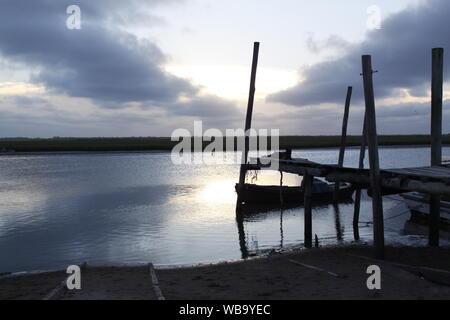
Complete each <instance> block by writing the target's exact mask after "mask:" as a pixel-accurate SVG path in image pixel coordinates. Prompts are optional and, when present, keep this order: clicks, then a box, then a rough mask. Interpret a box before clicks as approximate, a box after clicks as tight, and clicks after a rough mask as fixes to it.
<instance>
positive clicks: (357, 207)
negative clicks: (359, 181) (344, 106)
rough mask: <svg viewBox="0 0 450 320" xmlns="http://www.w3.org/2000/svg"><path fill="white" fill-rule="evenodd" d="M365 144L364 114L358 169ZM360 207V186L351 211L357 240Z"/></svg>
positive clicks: (362, 167) (364, 151)
mask: <svg viewBox="0 0 450 320" xmlns="http://www.w3.org/2000/svg"><path fill="white" fill-rule="evenodd" d="M366 145H367V122H366V116H365V115H364V125H363V132H362V137H361V149H360V150H359V165H358V168H359V169H364V158H365V156H366ZM360 209H361V188H357V189H356V193H355V210H354V212H353V235H354V238H355V241H359V239H360V237H359V213H360Z"/></svg>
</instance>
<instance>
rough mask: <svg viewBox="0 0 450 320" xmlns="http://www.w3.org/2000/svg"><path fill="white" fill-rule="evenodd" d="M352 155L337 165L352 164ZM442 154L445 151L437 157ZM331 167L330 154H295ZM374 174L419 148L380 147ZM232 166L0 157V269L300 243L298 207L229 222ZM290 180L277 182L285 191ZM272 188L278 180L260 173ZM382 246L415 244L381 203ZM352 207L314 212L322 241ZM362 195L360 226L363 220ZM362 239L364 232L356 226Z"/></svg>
mask: <svg viewBox="0 0 450 320" xmlns="http://www.w3.org/2000/svg"><path fill="white" fill-rule="evenodd" d="M358 153H359V150H358V149H350V150H349V151H348V153H347V156H346V165H348V166H356V165H357V159H358ZM444 153H445V154H450V149H445V150H444ZM294 155H295V156H301V157H304V158H308V159H310V160H313V161H318V162H323V163H336V162H337V150H333V149H323V150H303V151H297V152H294ZM380 161H381V164H382V167H383V168H392V167H405V166H417V165H427V164H428V163H429V150H428V149H427V148H383V149H381V150H380ZM238 170H239V168H238V166H236V165H233V164H223V165H215V166H195V165H191V166H186V165H185V166H175V165H172V162H171V160H170V154H169V153H117V154H51V155H39V154H36V155H9V156H1V157H0V172H1V174H0V202H1V206H0V272H5V271H21V270H34V269H49V268H65V267H67V265H69V264H74V263H80V262H82V261H86V260H87V261H89V262H90V263H94V264H104V263H138V262H150V261H151V262H153V263H154V264H156V265H174V264H191V263H202V262H215V261H222V260H228V259H239V258H241V257H242V256H243V255H244V256H245V255H247V254H249V255H253V254H260V253H262V252H265V251H267V250H272V249H281V248H290V247H297V246H301V244H302V243H303V209H302V208H294V209H289V210H284V211H283V212H280V210H276V209H274V210H269V211H268V212H265V213H261V214H259V215H255V216H252V217H248V218H246V219H245V220H244V221H241V223H239V224H238V223H237V222H236V218H235V211H234V210H235V201H236V195H235V192H234V184H235V182H236V180H237V177H238ZM298 180H299V178H297V177H294V176H290V177H289V176H288V177H285V182H286V183H289V184H296V183H299V181H298ZM258 182H259V183H263V184H265V183H274V184H278V183H279V174H278V173H274V174H264V175H259V177H258ZM384 207H385V216H386V218H387V221H386V230H387V238H388V241H390V242H402V241H409V242H411V241H420V240H421V238H419V237H416V236H405V235H404V233H403V231H402V229H403V226H404V224H405V221H406V220H407V219H408V218H409V214H408V212H407V210H406V207H405V205H404V204H403V203H402V202H401V201H399V200H398V198H395V197H388V198H385V201H384ZM352 213H353V205H352V204H342V205H340V206H339V207H333V206H325V207H321V208H317V209H315V210H314V220H313V233H315V234H317V235H318V237H319V239H320V241H321V244H335V243H340V242H350V241H352V240H353V230H352ZM370 216H371V204H370V199H369V198H367V197H364V199H363V203H362V216H361V221H362V222H365V221H370V220H371V218H370ZM361 226H362V228H361V230H360V232H361V236H362V240H363V241H370V239H371V229H370V225H365V224H364V223H362V224H361Z"/></svg>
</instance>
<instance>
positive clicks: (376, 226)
mask: <svg viewBox="0 0 450 320" xmlns="http://www.w3.org/2000/svg"><path fill="white" fill-rule="evenodd" d="M362 69H363V79H364V98H365V104H366V120H367V144H368V146H369V162H370V177H371V187H372V190H373V195H372V210H373V238H374V239H373V241H374V247H375V256H376V257H377V258H378V259H383V258H384V220H383V200H382V197H381V178H380V165H379V159H378V136H377V124H376V114H375V96H374V91H373V79H372V75H373V70H372V57H371V56H370V55H365V56H363V57H362Z"/></svg>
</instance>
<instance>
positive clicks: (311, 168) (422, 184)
mask: <svg viewBox="0 0 450 320" xmlns="http://www.w3.org/2000/svg"><path fill="white" fill-rule="evenodd" d="M269 158H270V159H271V161H276V162H278V168H279V171H282V172H285V173H292V174H298V175H302V176H304V175H305V174H308V175H311V176H314V177H323V178H325V179H326V180H328V181H330V182H336V181H339V182H349V183H353V184H356V185H358V188H361V189H367V188H369V187H370V169H357V168H346V167H342V168H341V167H339V166H337V165H334V164H329V165H327V164H320V163H316V162H312V161H309V160H307V159H290V160H285V159H277V158H273V157H269ZM252 160H253V163H254V164H249V165H247V170H265V169H270V167H271V166H270V165H267V164H265V163H268V158H267V157H266V158H260V159H252ZM272 167H273V166H272ZM380 178H381V187H382V188H385V189H390V190H392V189H395V190H397V191H398V192H397V193H403V192H411V191H418V192H424V193H430V194H441V195H444V194H445V195H450V166H448V165H442V166H432V167H417V168H399V169H386V170H380Z"/></svg>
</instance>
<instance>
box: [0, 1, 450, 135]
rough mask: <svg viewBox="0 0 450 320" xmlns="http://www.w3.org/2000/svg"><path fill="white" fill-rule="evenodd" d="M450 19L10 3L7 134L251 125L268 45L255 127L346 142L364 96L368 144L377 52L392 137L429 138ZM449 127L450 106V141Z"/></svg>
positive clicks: (0, 6)
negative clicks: (366, 58)
mask: <svg viewBox="0 0 450 320" xmlns="http://www.w3.org/2000/svg"><path fill="white" fill-rule="evenodd" d="M73 5H75V6H77V8H79V10H80V15H78V14H77V13H78V12H77V11H73V10H68V8H70V7H71V6H73ZM449 15H450V2H449V1H446V0H396V1H387V0H379V1H366V0H347V1H345V2H343V1H334V0H318V1H303V0H278V1H274V0H245V1H242V0H227V1H217V0H130V1H120V0H95V1H92V0H34V1H29V0H2V1H1V2H0V21H1V22H0V23H1V24H2V28H0V70H1V72H0V114H1V116H0V136H2V137H53V136H64V137H87V136H96V137H98V136H102V137H106V136H170V135H171V134H172V132H173V131H174V130H176V129H179V128H186V129H188V130H192V128H193V125H194V121H198V120H202V121H203V128H204V129H205V130H206V129H209V128H218V129H221V130H225V129H238V128H242V127H243V125H244V121H245V111H246V106H247V99H248V88H249V79H250V66H251V59H252V51H253V50H252V47H253V42H255V41H259V42H260V43H261V48H260V59H259V67H258V73H257V83H256V89H257V91H256V100H255V107H254V115H253V126H254V127H255V128H260V129H280V132H281V134H283V135H333V134H339V133H340V128H341V122H342V117H343V111H344V110H343V108H344V100H345V96H346V90H347V86H353V87H354V95H353V99H352V105H351V110H350V120H349V121H350V122H349V133H350V134H361V131H362V118H363V113H364V103H363V96H362V79H361V76H360V73H361V55H363V54H371V55H372V60H373V66H374V69H376V70H377V71H378V73H376V74H374V85H375V98H376V107H377V125H378V131H379V133H381V134H416V133H421V134H424V133H429V131H430V76H431V49H432V48H434V47H443V48H444V49H445V50H447V51H448V50H449V49H450V37H449V36H448V31H447V30H450V19H448V18H447V17H448V16H449ZM78 23H79V24H78ZM444 66H445V70H444V71H445V80H446V83H445V87H444V91H445V93H444V98H445V99H447V98H448V97H450V89H448V91H447V90H446V88H448V81H449V80H450V73H449V72H447V71H448V68H447V66H448V64H447V63H445V64H444ZM448 120H450V111H448V108H447V101H446V100H445V101H444V125H443V129H444V132H445V133H450V125H447V123H449V121H448Z"/></svg>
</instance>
